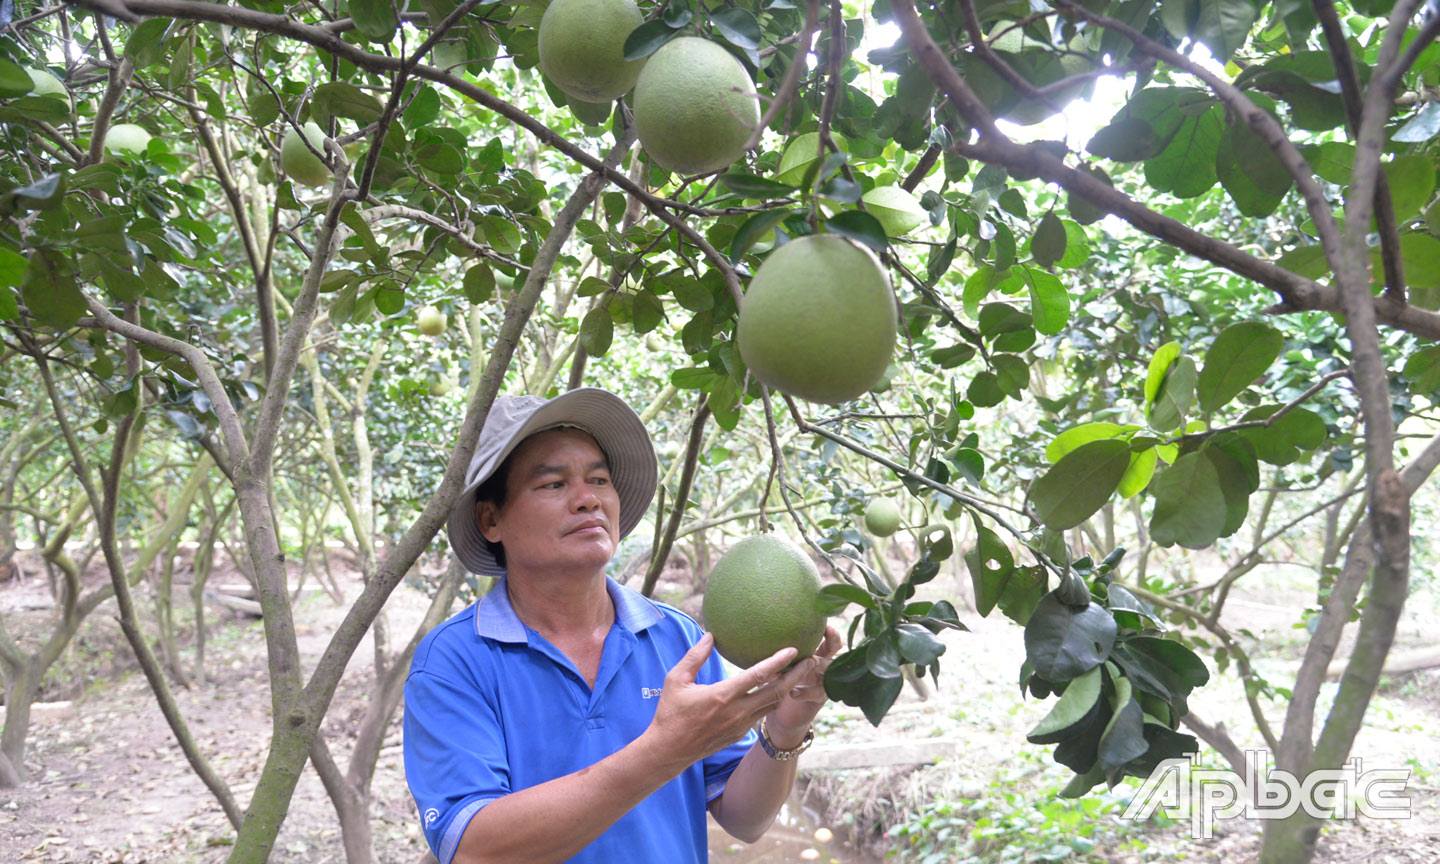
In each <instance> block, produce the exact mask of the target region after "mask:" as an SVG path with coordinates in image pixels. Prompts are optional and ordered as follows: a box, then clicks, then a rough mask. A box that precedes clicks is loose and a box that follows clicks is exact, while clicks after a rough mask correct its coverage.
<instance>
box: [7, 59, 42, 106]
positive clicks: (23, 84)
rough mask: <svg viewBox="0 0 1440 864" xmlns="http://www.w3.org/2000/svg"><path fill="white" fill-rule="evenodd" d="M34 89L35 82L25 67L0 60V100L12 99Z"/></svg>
mask: <svg viewBox="0 0 1440 864" xmlns="http://www.w3.org/2000/svg"><path fill="white" fill-rule="evenodd" d="M33 89H35V82H34V81H32V80H31V79H30V73H28V72H26V71H25V67H23V66H20V65H19V64H17V63H11V62H10V61H9V60H5V59H0V98H5V99H13V98H14V97H16V96H24V95H25V94H26V93H29V92H30V91H31V90H33Z"/></svg>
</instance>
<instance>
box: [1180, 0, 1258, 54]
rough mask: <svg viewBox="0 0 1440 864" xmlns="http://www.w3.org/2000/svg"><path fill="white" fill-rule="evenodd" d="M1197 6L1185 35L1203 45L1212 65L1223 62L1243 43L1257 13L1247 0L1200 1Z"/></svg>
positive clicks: (1248, 34)
mask: <svg viewBox="0 0 1440 864" xmlns="http://www.w3.org/2000/svg"><path fill="white" fill-rule="evenodd" d="M1167 5H1169V4H1167ZM1198 6H1199V15H1198V16H1197V18H1196V20H1195V23H1194V26H1193V28H1192V29H1191V30H1190V32H1189V33H1188V34H1187V35H1189V36H1191V37H1192V38H1194V39H1195V41H1197V42H1203V43H1204V44H1205V47H1207V48H1209V49H1210V53H1211V55H1213V56H1214V58H1215V62H1217V63H1224V62H1225V61H1226V60H1229V59H1230V55H1231V54H1234V53H1235V52H1236V51H1237V50H1239V48H1240V46H1242V45H1244V44H1245V40H1246V38H1248V37H1249V36H1250V28H1251V27H1252V26H1254V24H1255V19H1256V17H1257V16H1258V15H1259V10H1258V9H1257V8H1256V6H1255V4H1253V3H1251V2H1250V0H1201V2H1200V3H1199V4H1198Z"/></svg>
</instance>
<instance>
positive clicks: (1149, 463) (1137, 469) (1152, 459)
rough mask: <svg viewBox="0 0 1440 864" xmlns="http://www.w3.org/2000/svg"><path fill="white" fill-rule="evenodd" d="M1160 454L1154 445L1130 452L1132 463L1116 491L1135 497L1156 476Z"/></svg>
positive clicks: (1122, 495)
mask: <svg viewBox="0 0 1440 864" xmlns="http://www.w3.org/2000/svg"><path fill="white" fill-rule="evenodd" d="M1159 459H1160V454H1159V453H1157V452H1156V450H1155V448H1154V447H1150V448H1147V449H1145V450H1141V451H1139V452H1136V453H1131V454H1130V465H1129V466H1128V467H1126V469H1125V476H1123V477H1121V478H1120V486H1119V487H1118V488H1117V490H1116V491H1118V492H1119V493H1120V497H1121V498H1134V497H1135V496H1136V495H1137V494H1139V493H1140V492H1141V491H1143V490H1144V489H1145V487H1146V486H1149V485H1150V479H1151V478H1152V477H1154V476H1155V466H1156V464H1158V462H1159Z"/></svg>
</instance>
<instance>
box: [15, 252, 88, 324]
mask: <svg viewBox="0 0 1440 864" xmlns="http://www.w3.org/2000/svg"><path fill="white" fill-rule="evenodd" d="M20 299H21V300H22V301H23V302H24V303H25V306H26V307H27V308H28V309H29V310H30V314H31V315H33V316H35V319H36V320H37V321H39V322H40V323H41V324H44V325H47V326H49V327H54V328H55V329H57V330H61V329H64V328H66V327H70V326H71V325H73V324H74V323H75V322H76V321H77V320H79V318H80V316H81V315H84V314H85V308H86V307H85V296H84V295H83V294H81V293H80V286H79V284H77V283H76V281H75V271H74V267H73V265H72V264H71V263H70V259H69V258H67V257H66V256H65V255H64V254H62V253H61V252H60V251H59V250H57V249H49V248H40V249H36V250H35V251H33V252H31V253H30V264H29V266H28V267H27V268H26V269H25V279H24V282H23V284H22V285H21V286H20Z"/></svg>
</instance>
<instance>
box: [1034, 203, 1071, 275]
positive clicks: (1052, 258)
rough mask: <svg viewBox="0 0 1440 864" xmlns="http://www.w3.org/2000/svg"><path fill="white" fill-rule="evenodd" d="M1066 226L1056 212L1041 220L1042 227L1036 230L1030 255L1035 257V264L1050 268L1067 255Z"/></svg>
mask: <svg viewBox="0 0 1440 864" xmlns="http://www.w3.org/2000/svg"><path fill="white" fill-rule="evenodd" d="M1066 239H1067V238H1066V235H1065V226H1064V225H1062V224H1061V223H1060V217H1059V216H1056V215H1055V211H1053V210H1052V211H1050V212H1049V213H1046V214H1045V215H1044V216H1043V217H1041V219H1040V225H1039V227H1037V228H1036V229H1035V236H1034V237H1033V238H1031V240H1030V254H1031V255H1032V256H1034V258H1035V263H1037V264H1039V265H1040V266H1041V267H1049V266H1050V265H1052V264H1054V263H1055V262H1056V261H1059V260H1060V259H1061V258H1062V257H1064V255H1065V242H1066Z"/></svg>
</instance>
